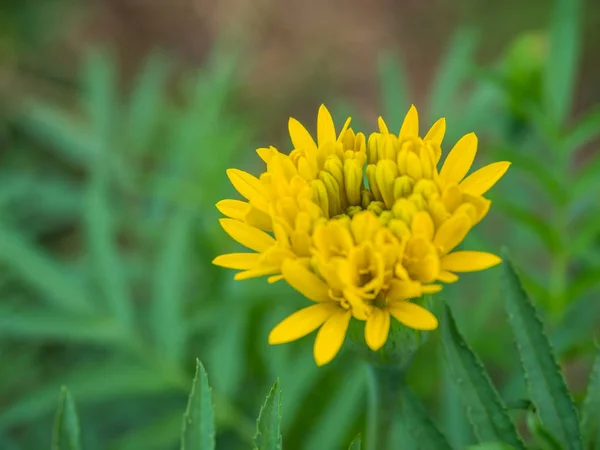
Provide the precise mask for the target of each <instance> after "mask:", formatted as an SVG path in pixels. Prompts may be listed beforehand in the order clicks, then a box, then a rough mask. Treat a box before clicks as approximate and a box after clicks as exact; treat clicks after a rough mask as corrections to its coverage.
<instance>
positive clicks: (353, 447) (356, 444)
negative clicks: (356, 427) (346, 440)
mask: <svg viewBox="0 0 600 450" xmlns="http://www.w3.org/2000/svg"><path fill="white" fill-rule="evenodd" d="M361 445H362V440H361V437H360V434H359V435H358V436H356V437H355V438H354V439H353V440H352V442H351V443H350V447H348V450H360V449H361Z"/></svg>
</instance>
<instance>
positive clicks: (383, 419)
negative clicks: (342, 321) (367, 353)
mask: <svg viewBox="0 0 600 450" xmlns="http://www.w3.org/2000/svg"><path fill="white" fill-rule="evenodd" d="M368 367H369V399H368V410H367V430H366V447H365V448H366V450H388V449H390V448H391V446H390V441H391V436H392V428H393V424H394V420H395V418H396V411H397V410H398V408H399V406H400V387H401V383H402V370H401V368H399V367H397V366H392V365H375V364H369V366H368Z"/></svg>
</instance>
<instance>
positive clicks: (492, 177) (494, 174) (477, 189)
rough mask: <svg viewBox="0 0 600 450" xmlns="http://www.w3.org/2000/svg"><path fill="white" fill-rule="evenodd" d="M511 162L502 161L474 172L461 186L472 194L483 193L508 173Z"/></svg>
mask: <svg viewBox="0 0 600 450" xmlns="http://www.w3.org/2000/svg"><path fill="white" fill-rule="evenodd" d="M509 167H510V163H509V162H507V161H500V162H496V163H492V164H488V165H487V166H484V167H482V168H481V169H479V170H477V171H475V172H473V173H472V174H471V175H469V176H468V177H467V178H465V179H464V180H463V182H462V183H460V185H459V186H460V188H461V189H462V190H463V191H464V192H466V193H467V194H471V195H483V194H485V193H486V192H487V191H489V190H490V188H491V187H492V186H493V185H494V184H496V182H497V181H498V180H499V179H500V178H502V176H503V175H504V174H505V173H506V171H507V170H508V168H509Z"/></svg>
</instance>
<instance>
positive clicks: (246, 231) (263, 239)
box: [219, 219, 275, 252]
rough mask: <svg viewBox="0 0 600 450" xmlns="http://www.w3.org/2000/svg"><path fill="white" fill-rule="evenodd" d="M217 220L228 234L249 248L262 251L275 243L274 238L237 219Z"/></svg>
mask: <svg viewBox="0 0 600 450" xmlns="http://www.w3.org/2000/svg"><path fill="white" fill-rule="evenodd" d="M219 222H220V223H221V226H222V227H223V229H224V230H225V231H226V232H227V234H229V236H231V237H232V238H233V239H235V240H236V241H237V242H239V243H240V244H242V245H243V246H244V247H248V248H249V249H250V250H254V251H256V252H264V251H265V250H267V249H268V248H270V247H272V246H273V245H274V244H275V239H273V238H272V237H271V236H269V235H268V234H267V233H265V232H264V231H261V230H259V229H258V228H254V227H251V226H250V225H248V224H245V223H244V222H240V221H239V220H234V219H219Z"/></svg>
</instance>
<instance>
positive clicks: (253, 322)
mask: <svg viewBox="0 0 600 450" xmlns="http://www.w3.org/2000/svg"><path fill="white" fill-rule="evenodd" d="M582 3H583V2H582V1H572V0H556V1H555V8H554V14H553V16H552V19H551V22H550V24H549V26H548V28H547V29H546V30H542V31H539V32H535V33H531V34H526V35H523V36H519V37H517V38H516V39H515V41H514V43H513V44H511V45H510V46H509V47H508V48H507V49H506V52H505V53H504V56H503V57H502V58H501V59H500V60H498V61H497V63H496V64H492V65H486V66H484V67H482V66H481V65H480V64H478V63H477V61H476V58H475V55H476V52H477V50H478V44H479V42H480V40H479V36H478V34H477V32H476V31H474V30H470V29H469V30H459V31H458V32H457V33H456V35H455V37H454V39H452V40H451V41H450V42H449V47H448V49H447V51H446V53H445V56H444V57H443V59H442V60H441V61H440V62H439V70H438V72H437V75H436V77H435V79H434V81H433V84H432V86H431V87H430V89H429V92H431V96H430V99H429V101H428V102H427V104H426V105H425V106H424V108H421V107H420V108H419V110H420V111H422V112H424V113H425V114H424V116H423V117H425V118H426V120H425V121H428V122H429V123H432V122H433V120H435V119H436V118H438V117H440V116H445V117H446V118H447V121H448V133H447V136H446V141H445V144H444V145H445V147H444V148H445V150H447V149H448V148H449V147H450V146H451V145H452V144H453V143H454V142H455V141H456V140H457V138H458V137H459V136H460V135H462V134H464V133H466V132H470V131H476V132H477V134H478V135H479V136H480V137H481V139H480V142H481V143H480V149H481V150H480V152H479V156H478V160H477V163H479V162H481V163H483V162H485V160H488V159H489V160H492V159H493V160H500V159H502V160H508V161H511V162H512V163H513V165H512V167H511V169H510V170H509V172H508V174H507V176H506V177H505V178H504V179H503V181H502V182H501V183H499V184H498V185H497V187H496V188H495V189H494V191H493V193H492V200H493V207H492V211H491V212H490V214H489V216H488V217H487V218H486V220H485V221H484V222H483V223H482V224H481V225H479V226H478V227H477V229H476V232H475V233H474V234H473V236H470V237H469V239H468V242H467V243H466V245H467V246H469V247H471V248H481V249H485V250H489V251H498V249H499V247H500V246H501V245H506V246H508V247H509V248H511V249H513V252H512V253H513V255H514V260H515V263H516V265H517V266H518V267H520V268H522V271H521V272H520V276H521V278H522V280H523V283H524V285H525V287H526V289H527V291H528V292H530V293H531V294H532V297H533V300H534V302H535V303H536V304H537V306H538V307H539V309H540V313H541V315H542V316H543V318H544V319H545V320H546V324H547V326H546V331H547V332H548V335H549V339H550V342H551V344H552V345H553V347H554V350H555V354H556V357H557V359H558V360H559V362H561V363H563V364H565V366H567V367H569V365H570V363H571V362H575V363H577V364H580V363H581V362H583V364H584V365H588V366H589V365H590V364H591V359H592V355H594V354H595V353H596V351H595V348H594V345H593V339H592V337H593V335H594V332H595V330H597V329H598V324H599V323H600V304H599V303H598V301H597V295H598V292H599V291H598V288H599V287H600V222H599V221H598V220H597V218H598V217H599V216H600V202H598V192H600V177H599V174H600V155H599V153H598V151H597V147H595V146H593V145H591V146H590V144H597V142H598V138H599V137H600V107H595V108H592V110H591V111H587V112H585V113H583V114H581V115H580V116H578V117H573V108H572V106H573V97H574V92H575V89H576V80H577V69H578V67H579V54H580V49H581V39H582V38H581V32H582V31H581V30H582V25H581V24H582V16H583V15H584V11H583V4H582ZM7 11H8V10H7ZM10 11H13V10H10ZM14 11H15V12H14V13H13V12H11V14H12V16H11V15H8V14H7V15H4V16H2V18H3V20H5V21H10V22H11V23H12V19H10V17H25V16H23V15H22V14H21V13H20V12H19V13H17V12H16V11H17V10H16V9H15V10H14ZM36 17H37V16H36ZM19 20H20V19H19ZM27 23H31V22H27ZM3 29H6V30H8V28H3ZM18 29H19V30H22V29H24V28H23V27H18ZM25 29H26V28H25ZM15 36H16V35H15ZM5 41H6V42H8V41H9V40H5ZM16 41H19V39H17V40H16ZM16 41H15V39H13V38H11V39H10V42H16ZM11 48H12V47H11ZM12 51H13V50H11V52H12ZM238 62H239V55H231V54H229V53H227V52H225V51H224V50H223V49H221V48H215V49H214V51H213V53H212V56H211V58H210V59H209V60H208V61H207V63H206V64H205V66H204V67H203V68H202V69H201V70H200V71H199V72H198V73H196V74H193V75H192V76H190V75H189V74H188V75H187V76H184V77H175V76H174V75H173V67H174V64H173V62H172V61H171V60H170V59H169V57H168V56H165V55H162V54H158V53H156V54H151V55H150V56H149V57H148V59H147V61H146V64H145V65H144V66H143V68H142V69H141V70H140V71H139V73H138V75H137V77H136V78H135V80H134V81H133V82H132V83H131V86H132V88H130V89H122V86H121V84H120V83H119V75H120V68H119V66H118V65H117V63H116V58H114V57H113V56H111V55H110V53H107V52H104V51H90V52H89V55H88V58H87V60H86V61H85V62H84V64H83V69H84V71H83V74H82V76H81V77H80V83H79V84H78V87H77V89H76V90H75V91H74V92H73V95H74V98H73V99H72V100H73V101H68V102H64V103H65V104H63V103H59V102H58V101H54V100H48V99H42V98H36V97H34V96H22V97H19V98H17V99H15V98H13V97H11V100H10V101H11V103H10V105H9V106H10V108H6V109H7V111H9V113H8V114H7V116H6V117H3V118H2V120H3V123H1V124H0V129H1V133H0V145H2V148H1V154H0V159H1V162H2V163H1V165H0V296H1V298H2V301H1V302H0V336H1V337H2V340H1V341H0V358H1V359H0V361H1V363H2V366H3V367H4V368H5V369H4V370H2V371H1V372H0V402H1V404H2V408H0V448H1V449H6V450H16V449H38V448H47V446H48V436H49V430H51V429H52V420H53V411H54V409H55V407H56V397H57V393H58V392H59V388H60V386H62V385H67V386H68V387H69V389H70V391H71V392H72V393H73V397H74V398H75V399H76V401H77V404H78V412H79V415H80V417H81V420H82V422H83V423H84V424H85V426H84V427H83V428H84V429H83V431H82V434H81V439H82V443H83V447H84V448H86V449H91V450H93V449H109V450H119V449H132V448H136V449H137V448H143V449H148V450H152V449H168V448H178V446H179V440H180V434H181V414H182V411H183V410H184V409H185V404H186V398H187V394H188V392H189V385H190V380H191V379H192V377H193V373H194V372H193V371H194V367H193V366H192V362H193V361H194V359H195V358H196V357H198V358H200V359H201V360H202V361H203V362H204V364H205V365H206V370H207V372H208V373H209V374H210V377H211V385H212V387H213V394H212V399H213V401H214V403H215V414H216V417H215V421H216V433H217V435H216V441H217V447H218V448H231V449H237V448H249V447H251V446H252V445H253V437H254V434H255V417H256V416H257V413H258V411H257V405H260V404H261V403H262V402H263V400H264V393H265V392H268V390H269V389H270V387H271V386H272V383H273V380H275V379H277V378H279V380H280V382H279V383H280V387H281V391H282V398H283V401H282V404H281V416H282V421H281V424H280V426H281V434H282V435H283V436H284V437H285V445H286V448H287V449H290V450H293V449H301V448H302V449H311V450H312V449H315V448H322V449H335V448H347V446H348V445H350V443H351V441H352V439H354V438H355V437H356V435H357V434H358V433H359V432H361V428H362V424H363V423H364V418H365V417H364V416H365V407H364V405H365V395H366V394H365V389H364V386H365V383H366V371H365V368H364V367H363V366H362V365H361V364H357V363H356V361H355V359H354V358H353V357H352V355H351V354H349V353H348V352H344V353H342V354H341V355H340V357H339V358H337V359H336V361H335V362H334V363H332V364H330V365H328V366H326V367H324V368H317V367H315V365H314V363H313V360H312V357H311V348H310V342H309V340H302V341H300V342H296V343H292V344H288V345H285V346H277V347H268V345H267V344H266V342H267V339H266V336H267V334H268V332H269V330H270V329H271V328H272V326H273V325H275V324H276V323H277V322H278V321H279V320H280V319H281V318H282V317H284V316H285V315H286V313H290V312H292V311H293V310H295V309H297V306H298V305H301V304H302V299H301V298H300V297H299V295H298V294H296V293H295V292H293V290H292V289H289V288H287V287H286V286H285V285H284V284H283V283H278V284H275V285H267V284H266V283H265V282H264V280H254V281H245V282H235V283H234V282H233V281H232V276H231V274H230V273H228V272H227V271H224V270H220V269H218V268H216V267H213V266H212V265H211V264H210V261H211V260H212V258H213V257H214V256H216V255H217V254H220V253H224V252H226V251H227V249H229V248H232V244H231V243H230V241H229V240H228V239H227V238H226V237H225V236H224V233H223V232H222V231H221V230H220V229H219V228H218V222H217V217H218V213H217V211H216V210H215V208H214V204H215V203H216V201H218V200H220V199H222V198H226V197H228V196H231V195H233V192H234V191H233V189H232V188H231V187H230V186H229V185H228V184H227V183H226V177H225V169H226V168H227V167H231V166H239V165H240V163H239V160H240V155H242V158H243V159H245V156H246V155H248V156H249V157H251V156H252V155H253V149H254V148H256V147H258V146H263V145H268V144H269V143H268V142H264V139H262V138H261V139H259V133H260V131H259V130H261V127H260V125H261V123H260V118H258V117H255V116H254V115H253V114H252V113H251V112H249V111H248V110H247V109H246V108H244V107H243V105H242V104H241V103H240V101H239V100H240V95H239V83H240V80H239V78H238V72H237V70H236V69H237V67H238V66H237V64H238ZM379 82H380V83H379V84H380V87H381V112H382V115H383V116H384V117H385V118H386V121H387V122H388V123H389V124H390V125H391V128H392V129H395V128H399V126H400V123H401V120H402V118H403V115H404V114H405V112H406V111H407V109H408V106H409V105H410V103H411V101H414V100H413V99H412V98H411V94H410V93H411V92H412V91H411V89H410V79H409V76H408V74H407V72H406V70H405V67H404V64H403V62H402V60H401V58H399V57H398V56H397V55H389V54H388V55H383V56H382V59H381V64H380V66H379ZM70 95H71V94H70ZM70 100H71V99H70ZM67 104H68V106H67ZM5 106H7V105H3V109H5V108H4V107H5ZM337 106H338V107H337V113H336V115H337V116H338V117H337V118H338V119H340V116H342V115H344V114H346V113H347V112H348V111H349V110H351V109H352V105H351V104H349V103H348V102H347V101H344V100H343V99H340V100H339V103H338V104H337ZM417 106H419V105H417ZM335 109H336V108H334V110H335ZM350 112H352V111H350ZM352 116H353V120H354V121H355V122H357V121H358V122H363V123H364V122H373V120H372V119H373V118H365V117H361V116H360V114H359V113H353V114H352ZM589 150H591V152H590V151H589ZM242 152H243V153H242ZM254 160H256V158H254ZM248 161H250V158H249V159H248ZM244 164H245V165H246V166H247V168H248V169H249V170H252V168H251V167H249V166H248V164H249V163H246V162H245V160H244V161H243V162H242V165H244ZM463 278H464V282H461V283H458V284H457V285H449V286H447V287H446V288H445V289H444V291H443V292H442V293H441V294H440V295H438V296H437V299H438V302H437V305H436V313H437V314H438V315H440V316H441V315H442V313H443V307H442V305H443V303H444V302H443V301H442V299H443V300H444V301H445V302H447V303H448V304H450V305H451V307H452V310H453V311H454V315H455V316H456V322H457V324H458V328H459V329H460V330H462V332H463V333H464V335H465V340H466V341H468V342H470V343H471V345H472V346H473V348H474V350H475V352H476V353H477V354H479V356H480V358H481V359H482V360H483V361H484V362H485V363H486V364H487V366H488V371H489V373H490V376H491V378H492V379H493V380H494V382H495V383H494V384H495V385H496V386H497V387H498V391H499V393H498V396H499V398H500V399H501V400H502V401H503V402H505V403H507V404H508V403H510V402H512V401H515V400H518V399H522V398H529V394H528V391H527V386H526V385H525V384H524V383H523V378H522V376H521V372H520V370H521V369H520V368H519V365H518V361H516V360H515V358H514V357H513V353H514V352H510V351H507V347H509V346H510V345H511V342H512V338H511V335H510V331H509V327H508V326H507V324H506V322H505V321H504V319H503V317H504V316H503V315H502V314H500V312H499V310H500V309H501V308H502V304H503V296H502V294H501V293H500V289H499V286H500V281H499V280H500V277H499V271H498V270H490V271H487V272H485V273H480V274H476V275H468V276H465V277H463ZM281 299H285V302H282V301H281ZM500 317H501V319H499V318H500ZM484 330H485V331H484ZM441 337H442V336H440V333H433V339H430V341H429V342H428V343H427V344H426V345H425V347H424V348H422V349H421V350H420V352H419V353H418V355H417V357H416V359H415V360H414V362H413V364H412V366H411V369H410V370H409V373H408V375H407V376H408V381H409V384H410V385H411V387H412V390H413V391H414V395H413V394H410V395H412V397H410V398H412V399H413V400H414V401H415V402H417V403H414V402H408V401H407V402H406V404H405V406H404V408H408V410H410V411H413V414H412V415H411V416H410V417H420V416H426V411H427V412H428V413H429V414H430V415H431V416H432V417H433V418H434V419H433V420H434V422H436V423H439V425H440V428H441V430H442V432H443V433H444V434H445V436H446V437H447V439H448V441H449V442H450V444H451V445H452V446H454V447H456V448H465V447H466V446H468V445H471V444H475V442H476V439H475V435H474V434H473V432H472V431H471V427H470V425H469V420H468V417H467V415H466V414H465V412H464V410H463V407H462V405H461V403H460V401H459V398H460V397H461V395H462V394H461V393H460V392H459V390H457V387H456V386H455V383H454V382H453V377H452V376H451V374H450V373H449V369H448V367H447V364H446V363H445V362H444V361H445V359H444V358H443V357H441V356H442V354H443V348H442V346H441V345H440V338H441ZM575 367H578V365H576V366H575ZM597 367H598V363H596V369H595V373H596V377H595V380H596V384H597V380H598V376H597V373H598V368H597ZM595 392H596V393H597V392H598V389H596V391H595ZM573 394H574V398H575V401H576V403H579V402H580V401H581V400H582V398H583V395H584V386H583V385H576V386H575V387H574V389H573ZM417 398H421V399H423V402H424V405H425V406H424V407H423V406H422V405H420V404H418V401H417V400H416V399H417ZM597 400H598V399H597V398H596V397H589V396H588V398H587V400H586V402H587V403H590V404H593V405H596V404H597V403H598V401H597ZM62 401H63V405H64V406H63V411H64V414H65V417H68V415H69V414H70V412H69V411H70V408H71V406H69V405H70V403H69V402H70V400H69V397H68V396H67V394H64V397H63V400H62ZM423 408H425V409H423ZM521 419H522V421H526V420H527V419H526V418H524V417H521ZM65 420H67V419H65ZM582 421H583V424H584V425H583V426H584V429H585V430H586V433H588V434H589V435H593V434H594V433H595V435H596V436H597V431H598V426H597V423H596V422H597V420H595V418H594V417H593V416H589V414H588V416H586V417H585V418H582ZM413 425H414V424H413ZM413 425H411V423H407V424H403V423H399V424H397V430H396V441H397V442H398V443H402V442H404V443H405V442H409V441H408V440H409V439H410V437H409V436H408V435H407V433H406V429H405V428H407V427H411V426H413ZM434 437H435V436H434ZM590 439H591V438H590ZM588 442H589V441H588ZM596 442H598V441H596ZM356 445H358V444H354V446H356ZM477 448H480V449H481V448H483V447H477Z"/></svg>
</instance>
